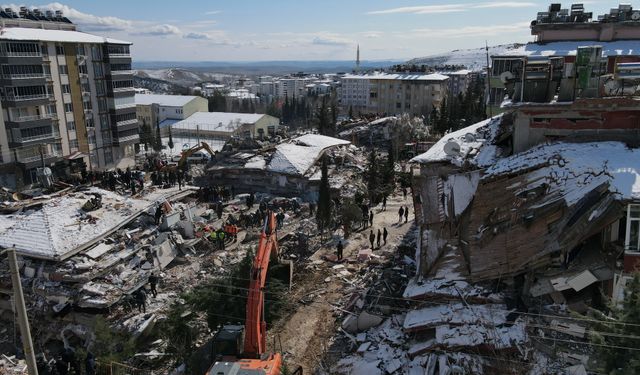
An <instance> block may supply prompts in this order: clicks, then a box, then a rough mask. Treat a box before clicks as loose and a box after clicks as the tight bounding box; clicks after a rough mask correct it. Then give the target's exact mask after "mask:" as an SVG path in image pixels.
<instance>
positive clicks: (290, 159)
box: [267, 134, 351, 175]
mask: <svg viewBox="0 0 640 375" xmlns="http://www.w3.org/2000/svg"><path fill="white" fill-rule="evenodd" d="M350 143H351V142H349V141H345V140H342V139H338V138H333V137H327V136H324V135H318V134H306V135H303V136H301V137H298V138H294V139H292V140H291V143H281V144H279V145H277V146H276V152H275V153H274V154H273V156H272V157H271V161H270V162H269V165H268V166H267V170H269V171H272V172H278V173H284V174H292V175H304V174H305V173H307V171H308V170H309V168H311V167H312V166H313V165H314V164H315V163H316V161H317V160H318V158H319V157H320V155H321V154H322V152H323V151H324V150H325V149H327V148H329V147H335V146H343V145H348V144H350Z"/></svg>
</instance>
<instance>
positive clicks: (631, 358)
mask: <svg viewBox="0 0 640 375" xmlns="http://www.w3.org/2000/svg"><path fill="white" fill-rule="evenodd" d="M611 315H612V316H611V317H604V319H602V322H601V323H598V324H597V327H596V328H595V329H594V330H593V331H592V335H591V337H590V339H591V341H592V342H593V343H595V344H597V345H602V346H597V347H596V348H597V353H598V358H599V359H600V360H601V363H602V365H603V367H604V372H605V373H607V374H615V375H618V374H619V375H627V374H628V375H632V374H640V352H638V351H637V350H630V349H624V348H636V347H637V346H638V342H637V340H636V339H635V338H634V337H638V336H640V273H638V272H637V273H635V274H634V276H633V279H631V280H630V281H628V282H627V286H626V289H625V293H624V302H623V303H622V307H621V308H618V307H615V306H614V307H612V308H611ZM601 332H606V333H607V334H606V336H605V335H601V334H600V333H601Z"/></svg>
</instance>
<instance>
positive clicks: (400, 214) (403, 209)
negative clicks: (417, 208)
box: [398, 206, 409, 223]
mask: <svg viewBox="0 0 640 375" xmlns="http://www.w3.org/2000/svg"><path fill="white" fill-rule="evenodd" d="M403 216H404V222H405V223H406V222H408V221H409V207H407V206H404V207H402V206H400V208H399V209H398V223H402V217H403Z"/></svg>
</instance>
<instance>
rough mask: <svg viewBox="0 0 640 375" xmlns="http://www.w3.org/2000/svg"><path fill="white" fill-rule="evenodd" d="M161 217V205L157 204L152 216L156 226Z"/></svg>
mask: <svg viewBox="0 0 640 375" xmlns="http://www.w3.org/2000/svg"><path fill="white" fill-rule="evenodd" d="M161 217H162V205H161V204H160V203H158V206H157V207H156V213H155V215H154V216H153V218H154V219H155V221H156V225H159V224H160V218H161Z"/></svg>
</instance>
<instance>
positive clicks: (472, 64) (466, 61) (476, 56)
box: [407, 43, 522, 70]
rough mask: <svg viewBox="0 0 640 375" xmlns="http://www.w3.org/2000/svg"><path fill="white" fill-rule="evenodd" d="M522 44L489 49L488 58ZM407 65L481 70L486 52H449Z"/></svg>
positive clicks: (420, 58)
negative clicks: (457, 66)
mask: <svg viewBox="0 0 640 375" xmlns="http://www.w3.org/2000/svg"><path fill="white" fill-rule="evenodd" d="M520 46H522V44H518V43H512V44H502V45H499V46H492V47H489V56H492V55H499V54H501V53H504V52H505V51H508V50H511V49H515V48H518V47H520ZM407 64H416V65H428V66H441V65H464V66H466V67H467V69H471V70H481V69H484V68H485V67H486V66H487V51H486V50H485V48H484V47H482V48H472V49H457V50H453V51H451V52H446V53H440V54H437V55H431V56H425V57H418V58H415V59H411V60H409V61H407Z"/></svg>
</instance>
